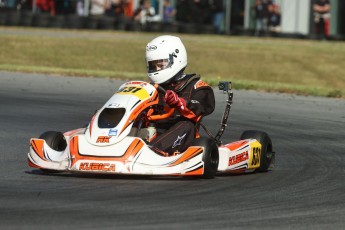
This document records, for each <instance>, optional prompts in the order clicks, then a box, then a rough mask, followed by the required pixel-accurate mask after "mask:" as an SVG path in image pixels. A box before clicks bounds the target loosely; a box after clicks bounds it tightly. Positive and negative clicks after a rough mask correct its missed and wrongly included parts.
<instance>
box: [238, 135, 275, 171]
mask: <svg viewBox="0 0 345 230" xmlns="http://www.w3.org/2000/svg"><path fill="white" fill-rule="evenodd" d="M240 139H241V140H244V139H256V140H257V141H258V142H260V144H261V145H262V149H261V157H260V167H259V168H258V169H256V171H258V172H267V171H268V169H269V167H270V165H271V162H272V159H273V157H274V152H273V146H272V141H271V138H270V137H269V136H268V134H267V133H265V132H263V131H257V130H246V131H244V132H243V133H242V135H241V137H240Z"/></svg>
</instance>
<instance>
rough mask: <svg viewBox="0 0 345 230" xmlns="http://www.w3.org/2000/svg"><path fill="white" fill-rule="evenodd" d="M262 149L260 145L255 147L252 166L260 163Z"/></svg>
mask: <svg viewBox="0 0 345 230" xmlns="http://www.w3.org/2000/svg"><path fill="white" fill-rule="evenodd" d="M260 153H261V149H260V148H259V147H255V148H253V159H252V162H251V163H250V164H251V166H256V165H258V164H259V163H260V155H261V154H260Z"/></svg>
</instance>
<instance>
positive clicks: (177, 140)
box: [171, 133, 186, 148]
mask: <svg viewBox="0 0 345 230" xmlns="http://www.w3.org/2000/svg"><path fill="white" fill-rule="evenodd" d="M185 136H186V133H185V134H183V135H182V137H180V136H177V139H176V141H175V142H174V144H173V146H172V147H171V148H175V147H176V146H178V145H181V142H182V140H183V138H184V137H185Z"/></svg>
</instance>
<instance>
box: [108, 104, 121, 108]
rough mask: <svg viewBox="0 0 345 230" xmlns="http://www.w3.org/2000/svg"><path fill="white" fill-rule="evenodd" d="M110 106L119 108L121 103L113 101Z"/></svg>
mask: <svg viewBox="0 0 345 230" xmlns="http://www.w3.org/2000/svg"><path fill="white" fill-rule="evenodd" d="M108 107H113V108H118V107H120V104H118V103H111V104H109V105H108Z"/></svg>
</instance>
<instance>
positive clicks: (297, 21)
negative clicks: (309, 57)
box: [276, 0, 310, 34]
mask: <svg viewBox="0 0 345 230" xmlns="http://www.w3.org/2000/svg"><path fill="white" fill-rule="evenodd" d="M276 3H278V4H279V6H280V12H281V16H282V19H281V20H282V21H281V29H282V32H283V33H300V34H309V17H310V0H276Z"/></svg>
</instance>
